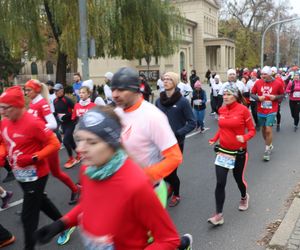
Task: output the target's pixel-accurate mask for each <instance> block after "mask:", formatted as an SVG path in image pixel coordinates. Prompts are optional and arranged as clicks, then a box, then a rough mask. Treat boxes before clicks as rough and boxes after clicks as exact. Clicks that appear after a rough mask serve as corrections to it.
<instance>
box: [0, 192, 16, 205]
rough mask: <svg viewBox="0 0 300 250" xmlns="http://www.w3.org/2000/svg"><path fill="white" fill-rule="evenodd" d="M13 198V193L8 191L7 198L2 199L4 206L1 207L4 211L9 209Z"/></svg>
mask: <svg viewBox="0 0 300 250" xmlns="http://www.w3.org/2000/svg"><path fill="white" fill-rule="evenodd" d="M12 196H13V192H12V191H6V196H5V197H4V198H1V199H2V206H1V208H2V209H4V208H7V207H8V203H9V201H10V199H11V197H12Z"/></svg>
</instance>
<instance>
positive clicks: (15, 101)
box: [0, 86, 25, 108]
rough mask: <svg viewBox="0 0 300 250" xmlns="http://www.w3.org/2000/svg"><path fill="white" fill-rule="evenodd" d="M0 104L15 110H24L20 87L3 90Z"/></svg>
mask: <svg viewBox="0 0 300 250" xmlns="http://www.w3.org/2000/svg"><path fill="white" fill-rule="evenodd" d="M0 103H5V104H8V105H11V106H13V107H16V108H24V106H25V100H24V94H23V91H22V89H21V87H20V86H13V87H10V88H8V89H6V90H5V92H3V93H2V95H1V96H0Z"/></svg>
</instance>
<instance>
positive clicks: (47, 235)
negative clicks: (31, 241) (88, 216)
mask: <svg viewBox="0 0 300 250" xmlns="http://www.w3.org/2000/svg"><path fill="white" fill-rule="evenodd" d="M64 230H65V224H64V223H63V221H62V220H57V221H55V222H53V223H51V224H49V225H47V226H44V227H42V228H40V229H39V230H37V231H35V233H34V238H35V239H36V241H37V242H39V243H40V244H46V243H48V242H49V241H50V240H51V239H52V238H53V237H54V236H55V235H57V234H59V233H61V232H62V231H64Z"/></svg>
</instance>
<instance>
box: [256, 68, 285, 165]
mask: <svg viewBox="0 0 300 250" xmlns="http://www.w3.org/2000/svg"><path fill="white" fill-rule="evenodd" d="M251 97H252V98H253V99H254V100H256V101H257V102H258V103H257V116H258V122H259V125H260V126H261V127H262V135H263V138H264V141H265V145H266V148H265V153H264V155H263V159H264V161H269V160H270V157H271V152H272V150H273V148H274V147H273V144H272V140H273V132H272V126H273V125H274V124H275V120H276V113H277V111H278V103H279V102H280V101H281V100H282V98H283V97H284V88H283V86H282V84H281V83H280V82H279V81H278V80H277V79H274V78H273V77H272V70H271V68H270V67H269V66H265V67H264V68H263V69H262V70H261V79H259V80H258V81H257V82H256V83H255V84H254V86H253V88H252V91H251Z"/></svg>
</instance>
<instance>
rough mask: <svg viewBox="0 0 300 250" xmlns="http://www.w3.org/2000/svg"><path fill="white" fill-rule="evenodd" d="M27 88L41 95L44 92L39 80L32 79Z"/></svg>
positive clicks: (26, 84)
mask: <svg viewBox="0 0 300 250" xmlns="http://www.w3.org/2000/svg"><path fill="white" fill-rule="evenodd" d="M25 87H26V88H30V89H33V91H34V92H36V93H40V92H41V90H42V86H41V83H40V82H39V81H38V80H35V79H31V80H29V81H27V82H26V83H25Z"/></svg>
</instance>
